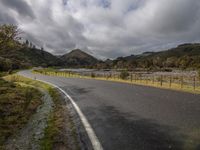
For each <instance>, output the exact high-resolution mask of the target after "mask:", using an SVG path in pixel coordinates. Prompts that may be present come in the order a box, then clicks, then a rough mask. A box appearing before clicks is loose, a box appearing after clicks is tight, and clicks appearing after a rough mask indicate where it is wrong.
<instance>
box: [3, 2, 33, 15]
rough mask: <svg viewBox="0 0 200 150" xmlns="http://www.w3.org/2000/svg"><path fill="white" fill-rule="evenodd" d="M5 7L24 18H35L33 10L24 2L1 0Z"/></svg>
mask: <svg viewBox="0 0 200 150" xmlns="http://www.w3.org/2000/svg"><path fill="white" fill-rule="evenodd" d="M1 1H2V3H3V4H4V5H5V7H8V8H11V9H14V10H16V11H17V12H18V13H19V14H20V15H22V16H28V17H31V18H32V19H33V18H35V15H34V12H33V10H32V8H31V7H30V6H29V5H28V4H27V2H26V1H24V0H1Z"/></svg>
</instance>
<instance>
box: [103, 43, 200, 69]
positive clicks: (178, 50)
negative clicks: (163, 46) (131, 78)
mask: <svg viewBox="0 0 200 150" xmlns="http://www.w3.org/2000/svg"><path fill="white" fill-rule="evenodd" d="M105 64H106V65H105ZM101 66H102V68H104V67H105V66H106V67H107V68H127V69H131V70H132V69H136V68H144V69H150V70H152V69H162V68H179V69H186V68H191V69H200V44H199V43H194V44H190V43H187V44H182V45H179V46H177V47H175V48H172V49H169V50H164V51H160V52H145V53H143V54H140V55H130V56H126V57H118V58H116V59H115V60H113V61H112V62H109V65H108V63H107V62H104V64H101Z"/></svg>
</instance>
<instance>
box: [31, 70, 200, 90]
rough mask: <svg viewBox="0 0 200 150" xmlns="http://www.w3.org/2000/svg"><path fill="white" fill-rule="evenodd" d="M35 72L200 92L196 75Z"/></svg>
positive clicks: (199, 79) (199, 82)
mask: <svg viewBox="0 0 200 150" xmlns="http://www.w3.org/2000/svg"><path fill="white" fill-rule="evenodd" d="M34 72H35V73H41V74H45V75H50V76H61V77H71V78H73V77H75V78H93V79H102V80H112V81H120V82H128V83H135V84H142V85H151V86H155V87H164V88H172V89H182V90H186V91H196V92H200V77H199V76H198V75H187V74H186V75H176V74H172V75H169V74H168V75H164V74H153V73H139V72H137V73H136V72H129V73H128V74H127V76H126V77H125V78H123V79H122V76H121V74H120V72H106V71H104V72H72V71H45V70H35V71H34Z"/></svg>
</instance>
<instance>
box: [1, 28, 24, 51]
mask: <svg viewBox="0 0 200 150" xmlns="http://www.w3.org/2000/svg"><path fill="white" fill-rule="evenodd" d="M20 34H21V32H20V30H19V28H18V26H16V25H0V49H5V48H13V47H16V46H17V45H18V40H19V39H20V37H19V35H20Z"/></svg>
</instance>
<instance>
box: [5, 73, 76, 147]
mask: <svg viewBox="0 0 200 150" xmlns="http://www.w3.org/2000/svg"><path fill="white" fill-rule="evenodd" d="M6 80H9V81H12V82H15V83H17V84H19V85H23V86H25V85H31V86H35V87H40V88H43V89H45V90H47V91H48V93H49V94H50V96H51V97H52V100H53V102H54V107H53V110H52V111H51V113H50V114H49V118H48V122H47V127H46V128H45V131H44V137H43V138H42V139H41V142H40V146H41V149H42V150H52V149H54V148H56V149H59V148H60V149H62V148H65V149H79V144H78V140H77V132H76V128H75V125H74V123H73V120H72V117H71V116H70V114H69V111H68V109H67V107H66V104H65V102H64V99H63V98H62V96H61V94H60V93H59V92H58V90H57V89H55V88H54V87H52V86H50V85H48V84H45V83H43V82H40V81H36V80H31V79H28V78H25V77H22V76H19V75H10V76H7V77H6ZM70 143H71V144H70Z"/></svg>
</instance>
